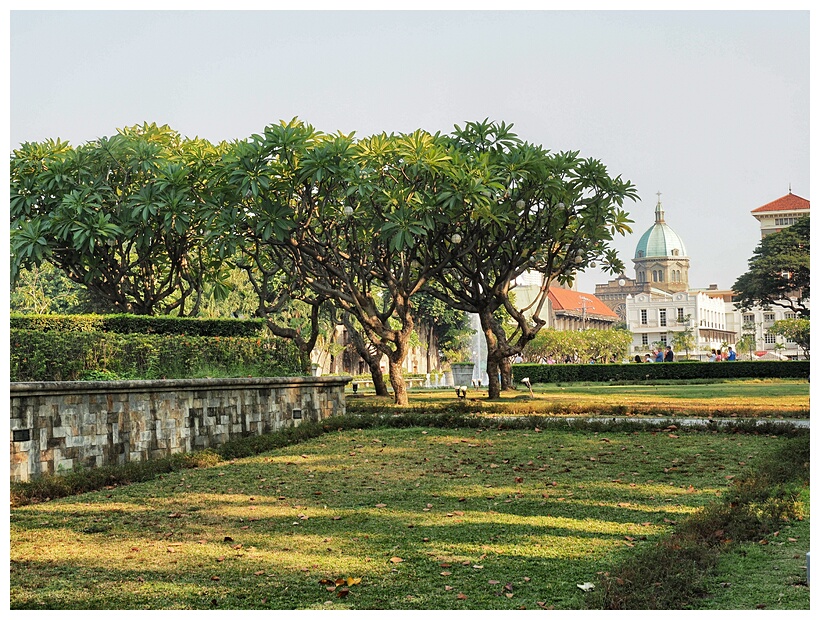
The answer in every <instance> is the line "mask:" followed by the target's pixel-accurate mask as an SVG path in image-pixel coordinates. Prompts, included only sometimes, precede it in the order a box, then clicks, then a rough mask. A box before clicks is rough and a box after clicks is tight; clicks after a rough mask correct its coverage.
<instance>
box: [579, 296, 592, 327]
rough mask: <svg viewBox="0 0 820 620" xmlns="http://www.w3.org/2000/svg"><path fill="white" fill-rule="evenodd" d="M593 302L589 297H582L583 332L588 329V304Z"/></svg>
mask: <svg viewBox="0 0 820 620" xmlns="http://www.w3.org/2000/svg"><path fill="white" fill-rule="evenodd" d="M588 301H592V300H591V299H590V298H589V297H584V296H583V295H581V308H580V310H581V325H582V326H583V330H582V331H586V329H587V302H588Z"/></svg>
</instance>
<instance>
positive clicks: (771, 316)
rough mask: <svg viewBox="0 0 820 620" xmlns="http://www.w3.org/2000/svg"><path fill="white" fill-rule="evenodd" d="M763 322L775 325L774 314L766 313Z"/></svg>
mask: <svg viewBox="0 0 820 620" xmlns="http://www.w3.org/2000/svg"><path fill="white" fill-rule="evenodd" d="M763 320H764V321H766V322H767V323H773V322H774V312H764V313H763Z"/></svg>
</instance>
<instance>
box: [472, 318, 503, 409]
mask: <svg viewBox="0 0 820 620" xmlns="http://www.w3.org/2000/svg"><path fill="white" fill-rule="evenodd" d="M478 318H479V320H480V321H481V331H483V332H484V339H485V340H486V341H487V396H489V398H499V397H500V396H501V382H500V381H499V376H498V375H499V372H500V370H501V362H502V361H503V357H502V355H501V351H500V348H499V344H500V343H499V341H498V336H497V335H496V331H495V329H494V327H495V326H494V319H493V313H492V310H489V309H487V308H483V309H482V310H481V311H480V312H479V313H478Z"/></svg>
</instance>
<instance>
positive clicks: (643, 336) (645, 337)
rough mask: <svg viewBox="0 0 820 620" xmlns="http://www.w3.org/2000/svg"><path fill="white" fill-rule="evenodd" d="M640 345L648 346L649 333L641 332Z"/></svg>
mask: <svg viewBox="0 0 820 620" xmlns="http://www.w3.org/2000/svg"><path fill="white" fill-rule="evenodd" d="M641 346H644V347H648V346H649V334H641Z"/></svg>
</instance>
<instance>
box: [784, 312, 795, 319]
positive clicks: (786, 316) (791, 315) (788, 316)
mask: <svg viewBox="0 0 820 620" xmlns="http://www.w3.org/2000/svg"><path fill="white" fill-rule="evenodd" d="M783 318H784V319H796V318H797V314H795V313H794V312H784V313H783Z"/></svg>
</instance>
